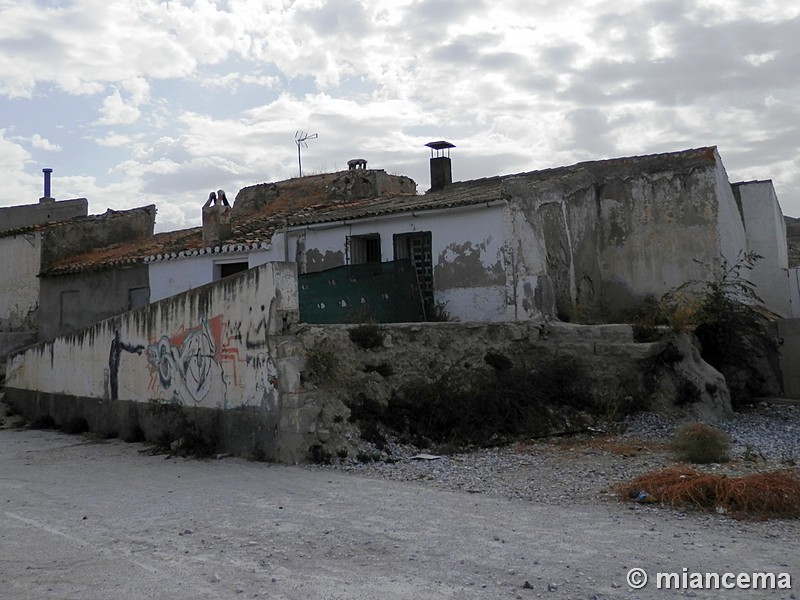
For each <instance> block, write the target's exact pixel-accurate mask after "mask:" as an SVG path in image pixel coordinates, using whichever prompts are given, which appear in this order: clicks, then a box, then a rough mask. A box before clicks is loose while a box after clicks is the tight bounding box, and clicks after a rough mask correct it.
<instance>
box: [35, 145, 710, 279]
mask: <svg viewBox="0 0 800 600" xmlns="http://www.w3.org/2000/svg"><path fill="white" fill-rule="evenodd" d="M715 160H716V148H715V147H713V146H712V147H703V148H697V149H692V150H684V151H679V152H670V153H664V154H654V155H647V156H638V157H629V158H615V159H609V160H601V161H590V162H583V163H577V164H575V165H571V166H566V167H557V168H553V169H545V170H540V171H530V172H525V173H517V174H511V175H498V176H495V177H489V178H484V179H476V180H471V181H464V182H455V183H453V184H451V185H448V186H447V187H446V188H444V189H442V190H439V191H435V192H428V193H426V194H401V195H387V196H378V197H371V198H363V199H356V200H347V201H342V202H331V201H327V202H324V201H323V202H320V201H321V200H322V198H323V194H320V193H314V192H313V190H311V191H310V192H309V193H308V194H307V196H306V197H305V202H306V203H307V205H305V206H303V205H302V204H303V202H302V201H301V202H298V201H296V198H295V201H294V202H293V203H292V204H290V205H287V204H285V203H272V204H268V205H266V206H265V207H264V208H263V209H262V210H260V211H258V212H255V213H247V214H237V211H236V207H234V211H233V213H232V218H231V226H232V235H231V237H230V239H229V240H226V241H225V242H222V243H220V244H216V245H214V246H205V245H204V244H203V236H202V228H201V227H194V228H191V229H184V230H178V231H172V232H167V233H159V234H155V235H154V236H153V237H152V238H150V239H145V240H142V241H141V242H136V243H128V244H120V245H115V246H111V247H108V248H103V249H99V250H94V251H92V252H88V253H86V254H83V255H80V256H74V257H70V258H69V259H64V260H62V261H60V262H59V263H57V264H54V265H52V267H51V268H50V269H49V270H48V271H47V272H46V273H43V274H45V275H57V274H62V273H76V272H81V271H91V270H101V269H106V268H109V267H125V266H133V265H136V264H144V263H149V262H154V261H160V260H172V259H178V258H184V257H188V256H196V255H200V254H216V253H226V252H246V251H250V250H256V249H259V248H266V247H267V246H268V244H269V243H270V242H271V240H272V236H273V234H274V232H275V231H276V230H278V229H280V228H282V227H286V226H289V227H292V226H298V225H305V224H316V223H326V222H337V221H351V220H356V219H363V218H369V217H375V216H381V215H389V214H397V213H404V212H412V211H424V210H434V209H447V208H455V207H461V206H470V205H476V204H483V203H489V202H494V201H497V200H502V199H504V197H505V191H504V189H505V186H506V184H507V183H508V182H512V181H514V180H516V179H522V178H524V180H525V183H526V185H530V186H533V187H535V186H536V185H537V183H539V182H549V181H553V180H556V179H559V178H564V177H569V176H572V175H586V176H589V177H595V178H597V177H604V176H605V175H606V174H607V173H611V172H613V174H614V175H615V176H620V177H625V176H629V175H632V174H634V173H642V172H657V171H664V170H686V169H692V168H696V167H706V166H709V165H713V164H714V162H715ZM309 179H312V178H309ZM301 182H302V180H289V181H287V182H281V184H283V185H289V186H293V187H298V186H300V185H302V183H301ZM295 193H297V192H295ZM312 203H313V204H312ZM289 206H291V208H289ZM198 208H199V207H198ZM276 209H277V210H276Z"/></svg>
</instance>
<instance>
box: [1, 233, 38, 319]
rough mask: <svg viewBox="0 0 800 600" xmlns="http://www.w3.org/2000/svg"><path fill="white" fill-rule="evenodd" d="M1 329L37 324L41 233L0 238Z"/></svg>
mask: <svg viewBox="0 0 800 600" xmlns="http://www.w3.org/2000/svg"><path fill="white" fill-rule="evenodd" d="M0 256H2V257H3V268H2V269H0V331H25V330H29V329H31V328H35V327H36V325H37V319H36V311H37V309H38V308H39V278H38V277H37V275H38V274H39V268H40V260H41V235H40V234H39V233H35V232H32V233H26V234H20V235H9V236H5V237H0Z"/></svg>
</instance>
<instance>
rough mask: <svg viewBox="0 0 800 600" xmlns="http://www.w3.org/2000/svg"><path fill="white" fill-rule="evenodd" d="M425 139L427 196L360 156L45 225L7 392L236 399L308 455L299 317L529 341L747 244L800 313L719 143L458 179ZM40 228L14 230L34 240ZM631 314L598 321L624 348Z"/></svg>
mask: <svg viewBox="0 0 800 600" xmlns="http://www.w3.org/2000/svg"><path fill="white" fill-rule="evenodd" d="M429 147H430V148H431V151H432V156H431V160H430V168H431V182H432V185H431V190H429V191H428V192H426V193H424V194H419V193H417V189H416V184H415V183H414V182H413V181H412V180H411V179H409V178H407V177H403V176H397V175H389V174H387V173H386V172H385V171H384V170H382V169H369V168H367V163H366V161H365V160H363V159H356V160H355V161H351V162H352V165H350V166H351V168H349V169H348V170H347V171H341V172H337V173H328V174H322V175H312V176H307V177H302V178H295V179H290V180H287V181H281V182H275V183H265V184H259V185H255V186H250V187H246V188H243V189H242V190H240V191H239V193H238V194H237V196H236V199H235V202H234V204H233V206H232V207H228V206H225V205H222V204H219V203H217V204H214V205H209V206H206V207H203V208H202V209H201V208H200V205H199V203H198V211H199V212H201V214H202V217H203V224H202V226H201V227H195V228H190V229H186V230H181V231H173V232H166V233H159V234H153V222H154V218H155V208H154V207H152V206H150V207H142V208H139V209H133V210H132V211H123V212H122V213H109V214H107V215H105V216H103V217H102V218H93V217H87V216H78V217H76V218H74V219H68V220H66V221H63V222H61V223H60V224H55V223H53V224H46V225H29V226H28V227H33V228H34V230H31V231H39V230H38V229H35V228H36V227H41V228H44V229H43V231H47V230H48V228H55V227H58V229H59V231H60V232H61V233H59V234H58V235H53V236H51V237H48V236H47V235H44V234H41V235H43V237H42V238H41V239H42V240H43V241H39V242H37V244H39V247H40V248H41V249H40V250H36V251H34V252H33V254H31V255H30V257H27V258H21V259H20V260H19V261H17V263H18V264H17V263H15V269H19V273H18V274H17V275H15V274H13V273H10V272H8V273H6V280H5V282H4V286H5V290H4V291H5V293H8V292H9V290H10V289H11V288H12V286H13V285H15V284H14V283H13V281H15V277H22V276H23V275H24V277H25V279H26V280H28V281H31V280H32V279H34V278H35V279H37V280H38V285H36V286H34V287H32V288H31V290H30V293H29V294H28V296H27V300H26V302H27V303H28V312H30V311H35V313H36V315H37V317H36V318H37V325H36V326H37V328H38V333H37V335H38V339H39V340H40V341H41V342H42V343H40V344H38V345H36V346H33V347H30V348H28V349H26V350H24V351H21V352H17V353H14V354H12V355H11V356H10V359H9V360H10V362H9V376H8V389H7V393H8V395H9V397H10V398H12V400H14V401H15V402H17V403H19V404H20V405H22V406H27V407H28V408H29V409H28V412H30V413H31V414H42V413H50V414H59V415H61V416H62V417H63V416H64V415H67V414H69V415H74V414H76V411H77V413H79V414H82V415H84V416H85V417H86V418H87V419H88V420H89V421H90V422H92V423H93V425H94V424H96V423H104V424H105V426H107V427H130V426H132V422H131V420H133V421H134V422H135V423H133V424H136V426H138V425H142V427H145V423H150V426H149V427H150V429H151V430H152V427H153V426H152V415H150V414H149V413H146V412H144V411H143V409H142V407H143V406H145V405H146V403H147V402H148V401H152V400H157V401H160V402H166V403H170V404H178V405H182V406H189V407H195V408H198V409H203V410H204V411H213V410H217V409H223V411H224V413H225V415H226V416H225V422H224V424H223V427H224V428H226V429H225V430H226V431H228V432H231V431H236V432H237V435H236V436H235V437H236V440H237V441H236V443H235V444H234V445H235V446H236V447H237V448H239V449H241V448H245V449H246V448H249V449H250V450H252V449H253V444H254V443H256V442H257V443H258V444H267V446H268V447H259V452H261V451H263V452H264V453H266V455H267V456H269V457H272V458H276V459H279V460H285V461H288V462H296V461H298V460H302V456H303V455H304V453H305V451H306V449H307V448H308V447H309V444H311V443H317V442H319V441H320V440H322V439H323V438H324V437H326V436H328V435H329V434H328V433H325V432H326V431H328V430H327V428H326V427H327V425H325V426H323V425H322V424H321V423H322V421H320V419H323V417H322V416H321V415H326V414H327V409H326V408H325V406H326V404H325V403H326V402H327V401H328V400H325V399H324V398H322V397H321V396H320V395H319V394H318V393H316V392H315V391H314V389H312V388H308V387H307V386H306V385H305V384H304V379H303V376H302V375H303V372H304V368H305V366H304V365H305V363H304V356H305V354H306V351H307V349H308V344H312V343H316V342H314V341H313V340H312V341H309V340H310V338H309V337H308V335H312V334H309V333H308V332H309V331H312V330H310V329H307V328H306V329H305V331H306V333H302V332H301V330H300V329H298V325H297V324H298V323H300V324H326V323H358V322H368V321H373V322H374V321H378V322H398V323H409V322H417V321H429V320H435V319H436V318H439V317H442V316H447V317H448V318H449V319H450V320H453V321H460V322H462V323H464V324H471V323H473V324H474V323H483V324H487V325H491V324H495V325H496V327H495V329H492V332H493V333H491V335H490V336H489V337H490V338H491V336H496V335H500V336H501V337H502V336H506V337H508V339H513V340H527V339H531V340H534V339H537V335H538V333H537V332H538V331H539V329H538V327H539V325H540V324H541V323H542V322H544V321H553V322H554V323H557V322H558V321H580V320H581V319H582V318H583V317H585V316H587V315H591V316H593V317H596V316H597V315H603V314H605V315H607V316H609V318H612V317H613V316H614V315H617V314H621V313H622V312H624V311H626V310H630V309H632V308H635V307H636V306H637V305H638V304H639V303H641V302H642V301H643V300H645V299H646V298H648V297H650V296H655V297H658V296H661V295H662V294H664V293H665V292H667V291H669V290H671V289H674V288H675V287H677V286H679V285H681V284H682V283H684V282H686V281H688V280H697V279H701V280H702V279H704V278H708V277H710V276H711V275H710V271H709V268H712V269H713V268H714V267H718V266H719V265H720V263H721V261H722V260H728V261H735V260H736V259H737V257H738V256H740V254H741V253H743V252H756V253H758V254H759V255H761V256H762V257H763V258H762V259H761V260H759V261H758V262H757V265H756V269H755V270H754V271H753V273H752V274H751V275H752V280H753V282H754V283H755V284H756V285H757V286H758V290H759V292H760V294H761V297H762V300H763V303H764V308H765V309H766V310H768V311H769V312H770V313H771V314H773V315H775V316H777V317H791V316H794V315H795V314H796V313H797V312H798V308H799V307H800V298H798V294H797V292H796V290H797V289H798V285H797V281H798V280H797V275H796V270H794V269H790V268H789V265H788V258H787V244H786V229H785V224H784V220H783V215H782V213H781V209H780V206H779V203H778V200H777V197H776V195H775V192H774V189H773V187H772V183H771V182H770V181H753V182H743V183H736V184H731V183H730V182H729V181H728V177H727V174H726V172H725V168H724V166H723V164H722V161H721V159H720V156H719V154H718V152H717V150H716V148H714V147H706V148H698V149H691V150H685V151H680V152H673V153H667V154H658V155H650V156H639V157H631V158H620V159H611V160H601V161H591V162H584V163H578V164H576V165H572V166H568V167H560V168H554V169H547V170H541V171H533V172H527V173H519V174H513V175H503V176H497V177H490V178H485V179H478V180H473V181H461V182H458V181H456V182H454V181H452V170H451V159H450V155H449V151H450V149H451V148H454V146H453V145H452V144H449V143H448V142H444V141H440V142H433V143H431V144H429ZM115 227H118V228H119V231H115V229H114V228H115ZM102 229H105V230H106V232H107V234H108V235H105V236H103V235H100V234H96V233H93V232H96V231H98V230H102ZM53 231H55V230H53ZM72 231H75V232H78V233H75V234H74V235H75V236H76V238H75V239H76V240H81V241H80V242H79V241H75V242H73V241H72V239H73V238H72V237H70V236H71V235H73V234H71V233H69V232H72ZM26 235H27V236H30V235H33V234H32V233H30V232H29V231H28V230H27V229H25V228H22V229H20V228H17V229H13V230H9V231H6V232H3V233H0V243H3V244H12V245H13V244H16V246H14V247H15V248H16V247H18V249H16V250H14V252H18V253H19V254H20V257H23V256H24V255H23V251H22V250H21V248H23V244H28V243H29V242H28V241H27V238H25V236H26ZM37 235H39V234H37ZM37 239H38V238H37ZM48 240H50V241H48ZM59 240H60V241H61V243H57V242H58V241H59ZM29 245H30V244H29ZM9 248H11V246H9ZM67 248H68V250H67ZM792 290H794V292H793V291H792ZM87 299H90V301H88V300H87ZM78 306H79V307H80V311H76V310H75V307H78ZM115 315H116V316H115ZM504 324H505V325H504ZM449 325H454V324H452V323H451V324H449ZM623 329H624V331H622V330H620V331H617V330H616V329H613V330H612V329H603V330H598V331H599V333H598V334H597V335H599V336H601V337H599V338H598V339H599V340H601V342H600V343H605V342H603V341H602V340H603V337H602V336H606V337H609V338H614V339H617V338H618V339H619V340H622V341H620V342H619V343H621V344H628V342H629V341H630V340H629V338H630V331H629V330H630V327H627V328H625V327H623ZM314 331H315V333H313V335H312V337H314V336H317V337H314V339H315V340H316V339H317V338H318V337H319V336H322V337H323V338H324V337H325V336H327V335H329V334H326V333H322V334H320V333H319V332H318V331H317V330H314ZM330 331H334V330H330ZM408 331H410V333H408V336H409V339H410V338H415V337H416V336H418V335H420V334H419V333H417V330H413V331H412V330H408ZM420 331H422V330H420ZM459 331H462V332H463V331H467V330H461V329H460V330H459ZM498 332H500V333H498ZM567 334H568V335H573V334H572V333H570V332H567ZM330 335H334V334H333V333H331V334H330ZM336 335H339V334H336ZM487 335H488V334H487ZM592 335H595V334H592ZM492 339H493V338H492ZM437 343H440V344H442V343H445V342H444V341H442V340H439V341H438V342H437ZM597 343H598V342H595V345H594V346H593V347H594V352H595V353H596V351H597V347H598V346H597ZM645 350H646V348H635V349H633V350H630V349H628V350H626V352H632V353H633V354H634V355H637V356H638V355H639V354H641V353H642V352H644V351H645ZM459 360H461V359H459ZM479 362H480V361H479ZM476 368H485V365H483V366H482V367H481V365H480V364H477V365H476ZM718 375H719V374H718V373H716V375H715V377H716V376H718ZM714 381H715V383H714V384H713V385H711V384H709V389H711V388H716V386H717V383H716V380H714ZM234 408H235V409H238V411H239V412H230V411H228V410H227V409H234ZM199 414H201V413H198V415H199ZM202 414H205V415H206V416H204V417H198V418H203V419H212V420H213V419H215V418H216V417H215V416H214V415H213V414H211V413H202ZM126 415H127V416H126ZM131 415H133V416H131ZM325 418H330V415H327V416H326V417H325ZM109 423H112V424H111V425H109ZM113 423H116V424H117V425H113ZM121 423H122V424H121ZM325 423H327V424H329V423H328V422H327V421H326V422H325ZM265 440H266V441H265ZM315 440H316V441H315Z"/></svg>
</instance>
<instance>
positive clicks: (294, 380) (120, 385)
mask: <svg viewBox="0 0 800 600" xmlns="http://www.w3.org/2000/svg"><path fill="white" fill-rule="evenodd" d="M297 310H298V300H297V284H296V269H295V265H294V264H291V263H269V264H266V265H264V266H262V267H259V268H257V269H251V270H249V271H245V272H243V273H241V274H239V275H236V276H232V277H228V278H225V279H224V280H222V281H219V282H217V283H215V284H210V285H207V286H204V287H202V288H198V289H195V290H192V291H190V292H187V293H185V294H181V295H178V296H174V297H171V298H168V299H165V300H162V301H160V302H158V303H155V304H151V305H149V306H147V307H144V308H142V309H139V310H136V311H132V312H130V313H126V314H124V315H121V316H118V317H115V318H112V319H108V320H106V321H102V322H100V323H97V324H95V325H93V326H91V327H89V328H87V329H84V330H82V331H80V332H76V333H75V334H72V335H67V336H62V337H59V338H57V339H55V340H53V341H51V342H47V343H42V344H38V345H37V346H34V347H31V348H29V349H27V350H24V351H22V352H20V353H18V354H14V355H13V356H12V357H11V358H10V362H9V366H8V375H7V380H6V386H7V387H6V395H7V398H8V399H9V400H10V401H12V402H13V403H14V404H15V405H17V407H18V408H19V409H20V410H22V411H23V413H25V414H26V415H27V416H28V417H29V418H38V417H40V416H42V415H43V414H50V415H51V416H53V417H54V418H55V419H56V422H57V423H63V422H64V421H66V420H69V419H74V418H76V417H80V418H85V419H86V420H87V421H88V422H89V426H90V428H91V429H92V430H94V431H100V432H105V433H109V432H115V433H119V434H122V433H123V431H131V430H132V429H136V428H140V429H142V430H143V434H144V436H145V437H147V438H148V439H151V440H153V441H158V440H159V438H160V437H162V436H164V435H169V432H166V433H165V431H164V429H163V428H164V426H165V423H166V421H167V420H168V418H167V417H169V415H174V414H175V412H176V411H178V412H179V414H180V415H182V416H183V417H186V418H187V419H189V420H190V421H191V422H192V423H193V424H199V425H198V426H200V427H203V428H205V433H206V434H207V435H209V436H216V437H217V438H219V439H218V442H219V448H220V451H227V450H232V451H239V452H242V453H249V454H256V455H258V456H261V457H263V458H267V459H273V460H282V461H285V462H295V461H296V460H298V457H297V451H298V450H297V449H298V448H300V447H304V446H305V443H304V442H303V440H304V439H305V438H304V436H305V434H306V432H307V430H308V426H307V425H306V423H307V422H308V421H309V420H313V419H314V418H315V414H316V412H318V409H315V408H314V406H313V402H312V406H307V405H306V395H304V394H303V393H302V390H301V389H300V382H299V361H300V358H299V357H298V356H297V352H296V350H295V348H296V346H297V342H296V340H295V339H294V338H293V337H291V336H286V335H285V333H286V328H287V327H288V325H289V324H290V323H292V322H294V321H296V319H297ZM315 411H316V412H315ZM159 415H161V416H164V418H163V419H159V418H158V416H159ZM175 435H178V434H177V433H176V434H175Z"/></svg>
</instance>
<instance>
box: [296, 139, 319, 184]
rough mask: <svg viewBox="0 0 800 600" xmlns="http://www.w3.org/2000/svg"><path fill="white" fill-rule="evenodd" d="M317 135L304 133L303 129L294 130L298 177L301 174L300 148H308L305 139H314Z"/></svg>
mask: <svg viewBox="0 0 800 600" xmlns="http://www.w3.org/2000/svg"><path fill="white" fill-rule="evenodd" d="M318 137H319V136H318V135H317V134H316V133H306V132H305V131H295V133H294V143H295V144H297V166H298V168H299V169H300V177H302V176H303V163H302V161H301V160H300V148H308V144H307V143H306V142H307V140H315V139H317V138H318Z"/></svg>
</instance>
